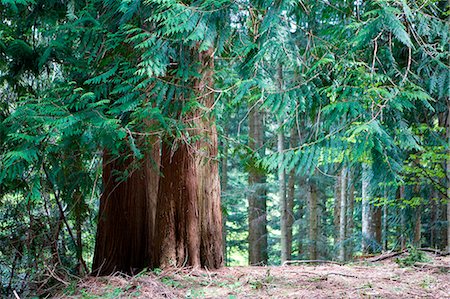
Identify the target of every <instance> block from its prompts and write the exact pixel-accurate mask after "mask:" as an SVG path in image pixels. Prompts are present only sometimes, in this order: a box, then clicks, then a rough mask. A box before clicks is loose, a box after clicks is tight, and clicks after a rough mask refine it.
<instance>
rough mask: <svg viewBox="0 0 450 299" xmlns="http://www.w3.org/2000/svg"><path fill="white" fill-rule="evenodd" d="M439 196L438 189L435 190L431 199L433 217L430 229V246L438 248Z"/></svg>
mask: <svg viewBox="0 0 450 299" xmlns="http://www.w3.org/2000/svg"><path fill="white" fill-rule="evenodd" d="M438 198H439V194H438V191H437V190H436V189H434V190H433V198H432V199H431V212H430V213H431V219H430V229H429V234H430V246H431V247H432V248H436V245H437V242H436V239H437V235H438V234H437V229H436V226H437V220H438V217H439V214H438V211H439V208H438V202H437V201H438Z"/></svg>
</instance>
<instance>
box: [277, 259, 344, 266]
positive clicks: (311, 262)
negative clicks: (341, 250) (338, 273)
mask: <svg viewBox="0 0 450 299" xmlns="http://www.w3.org/2000/svg"><path fill="white" fill-rule="evenodd" d="M313 263H317V264H335V265H343V263H339V262H335V261H327V260H291V261H285V262H284V263H283V264H282V266H288V265H292V264H313Z"/></svg>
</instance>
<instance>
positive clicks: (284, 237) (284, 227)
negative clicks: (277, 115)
mask: <svg viewBox="0 0 450 299" xmlns="http://www.w3.org/2000/svg"><path fill="white" fill-rule="evenodd" d="M278 125H279V128H278V129H279V132H278V153H279V154H280V155H282V154H283V151H284V132H283V128H282V122H281V121H279V122H278ZM282 162H283V159H280V161H279V167H278V181H279V188H278V190H279V197H280V206H281V224H280V228H281V263H283V262H285V261H287V260H289V259H290V251H291V250H290V248H289V244H288V239H289V237H288V217H289V211H288V205H287V197H286V172H285V170H284V169H283V166H282Z"/></svg>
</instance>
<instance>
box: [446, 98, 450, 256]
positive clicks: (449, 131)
mask: <svg viewBox="0 0 450 299" xmlns="http://www.w3.org/2000/svg"><path fill="white" fill-rule="evenodd" d="M446 114H447V115H446V118H447V127H446V130H445V132H446V137H447V167H446V168H447V252H449V253H450V98H449V97H447V113H446Z"/></svg>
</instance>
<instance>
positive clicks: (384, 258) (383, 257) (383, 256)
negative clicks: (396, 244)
mask: <svg viewBox="0 0 450 299" xmlns="http://www.w3.org/2000/svg"><path fill="white" fill-rule="evenodd" d="M405 252H407V250H402V251H396V252H391V253H386V254H382V255H379V256H377V257H374V258H371V259H368V260H367V261H369V262H379V261H383V260H387V259H390V258H392V257H394V256H398V255H401V254H403V253H405Z"/></svg>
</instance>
